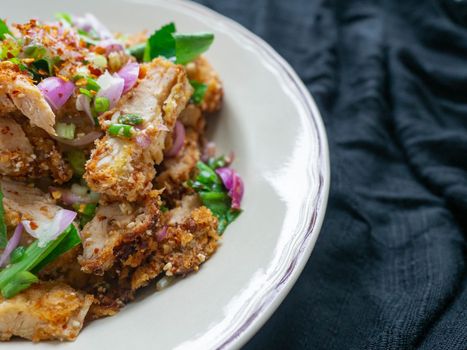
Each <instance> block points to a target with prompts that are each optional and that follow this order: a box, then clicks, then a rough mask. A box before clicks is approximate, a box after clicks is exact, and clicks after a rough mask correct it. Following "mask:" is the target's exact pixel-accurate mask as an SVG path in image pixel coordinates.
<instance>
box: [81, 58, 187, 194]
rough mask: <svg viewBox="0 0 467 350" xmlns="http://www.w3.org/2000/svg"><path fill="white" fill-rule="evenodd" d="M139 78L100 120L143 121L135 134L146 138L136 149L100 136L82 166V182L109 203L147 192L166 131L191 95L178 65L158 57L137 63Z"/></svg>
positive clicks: (126, 142)
mask: <svg viewBox="0 0 467 350" xmlns="http://www.w3.org/2000/svg"><path fill="white" fill-rule="evenodd" d="M141 71H142V72H144V73H143V74H145V75H144V77H143V78H142V79H140V80H139V82H138V84H137V85H136V86H135V87H134V88H133V89H132V90H130V91H129V92H128V93H126V94H125V95H124V96H123V97H122V98H121V99H120V101H119V102H118V104H117V106H116V107H115V108H114V109H113V110H111V111H109V112H107V113H105V114H103V115H102V116H101V117H100V123H101V126H102V128H103V129H104V130H105V129H107V128H108V127H109V126H110V125H111V124H112V123H115V122H116V121H117V119H118V116H119V115H122V114H127V113H134V114H138V115H140V116H142V117H143V119H144V122H143V124H141V125H140V128H141V132H142V133H144V135H145V136H143V137H146V138H147V139H148V140H149V142H150V143H149V146H148V147H141V146H140V145H139V144H138V143H137V142H136V140H135V138H131V139H123V138H119V137H113V136H110V135H106V136H105V137H104V138H103V139H101V140H100V141H99V142H98V143H97V144H96V148H95V150H94V151H93V152H92V154H91V158H90V160H89V161H88V162H87V163H86V173H85V175H84V178H85V179H86V181H87V183H88V184H89V186H90V187H91V188H92V189H93V190H94V191H96V192H99V193H104V194H106V195H107V196H109V197H111V198H114V199H125V200H128V201H135V200H137V199H139V198H144V196H145V195H146V194H147V193H148V192H149V191H150V190H151V187H152V184H151V181H152V180H153V178H154V176H155V171H154V164H158V163H160V162H161V161H162V159H163V151H164V147H165V139H166V135H167V131H165V130H167V129H168V130H172V129H173V127H174V125H175V121H176V119H177V117H178V115H179V114H180V112H181V111H182V110H183V109H184V108H185V106H186V104H187V103H188V100H189V98H190V96H191V94H192V92H193V89H192V88H191V86H190V84H189V82H188V79H187V78H186V74H185V71H184V69H183V67H182V66H179V65H175V64H173V63H171V62H169V61H168V60H165V59H162V58H158V59H155V60H154V61H152V62H151V63H148V64H146V65H143V66H142V67H141Z"/></svg>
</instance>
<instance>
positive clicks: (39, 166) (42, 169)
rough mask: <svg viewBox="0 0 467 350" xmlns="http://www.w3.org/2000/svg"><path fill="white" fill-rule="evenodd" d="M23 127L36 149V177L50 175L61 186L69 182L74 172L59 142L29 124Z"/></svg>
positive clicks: (24, 124) (34, 173)
mask: <svg viewBox="0 0 467 350" xmlns="http://www.w3.org/2000/svg"><path fill="white" fill-rule="evenodd" d="M22 127H23V130H24V132H25V134H26V136H27V138H28V139H29V142H30V143H31V145H32V147H33V149H34V155H35V162H34V166H35V169H34V170H33V171H32V173H33V175H34V177H36V178H40V177H43V176H48V175H50V176H51V177H52V178H53V180H54V182H56V183H59V184H62V183H65V182H67V181H69V180H70V179H71V177H72V176H73V170H72V168H71V166H70V164H69V163H68V161H67V160H66V159H65V157H64V154H63V152H62V151H61V149H60V148H59V146H58V144H57V142H56V141H55V140H53V139H51V138H50V137H49V135H47V133H46V132H45V131H44V130H42V129H39V128H38V127H35V126H31V125H29V124H28V123H23V124H22Z"/></svg>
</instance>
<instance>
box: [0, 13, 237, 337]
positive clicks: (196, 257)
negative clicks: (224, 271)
mask: <svg viewBox="0 0 467 350" xmlns="http://www.w3.org/2000/svg"><path fill="white" fill-rule="evenodd" d="M0 40H1V42H0V340H3V341H7V340H10V339H11V338H12V337H15V336H17V337H22V338H26V339H30V340H33V341H41V340H73V339H75V338H76V337H77V336H78V334H79V332H80V331H81V329H82V327H83V326H84V325H85V324H87V323H88V322H90V321H92V320H94V319H98V318H102V317H106V316H111V315H115V314H116V313H117V312H118V311H119V310H120V309H121V308H122V307H123V306H124V305H125V304H127V303H128V302H130V301H131V300H133V299H134V298H135V293H136V292H137V291H138V290H139V289H140V288H142V287H145V286H147V285H149V284H156V285H157V286H158V287H163V286H165V285H167V284H169V283H170V281H171V280H172V279H174V278H176V277H177V276H185V275H187V274H188V273H190V272H193V271H197V270H198V269H199V268H200V266H201V265H202V264H203V263H204V262H205V261H206V260H207V259H209V257H210V256H211V255H212V254H213V253H214V252H215V251H216V248H217V246H218V244H219V238H220V236H221V235H222V233H223V232H224V231H225V229H226V227H227V226H228V225H229V224H230V223H231V222H233V221H234V220H235V219H236V218H237V217H238V216H239V214H240V213H241V200H242V197H243V192H244V185H243V181H242V179H241V177H240V176H239V174H238V173H237V172H236V171H235V170H233V169H232V168H231V163H232V161H233V158H234V156H233V153H231V154H229V155H228V156H219V155H218V156H216V149H215V145H214V144H213V142H210V141H209V140H207V139H206V135H205V130H206V128H207V124H208V123H209V121H210V120H211V119H212V118H218V117H219V116H217V115H215V113H216V112H218V111H219V110H220V109H221V107H222V99H223V88H222V83H221V80H220V78H219V76H218V74H217V73H216V71H215V70H214V68H213V67H212V66H211V64H210V63H209V62H208V61H207V59H206V58H205V57H204V56H203V53H204V52H206V51H207V50H208V48H209V47H210V45H211V44H212V42H213V40H214V35H213V34H211V33H205V32H200V33H180V32H178V31H177V29H176V26H175V24H174V23H169V24H166V25H164V26H162V27H160V28H159V29H157V30H155V31H154V32H153V33H149V34H147V33H146V32H141V33H138V34H125V33H113V32H111V31H109V29H107V28H106V27H105V25H104V24H103V23H101V22H100V21H99V20H98V19H97V18H96V17H95V16H94V15H92V14H86V15H83V16H74V15H71V14H67V13H60V14H57V15H56V20H55V21H53V22H47V21H41V20H37V19H32V20H30V21H29V22H27V23H23V24H17V23H10V22H9V21H8V22H7V21H6V20H0Z"/></svg>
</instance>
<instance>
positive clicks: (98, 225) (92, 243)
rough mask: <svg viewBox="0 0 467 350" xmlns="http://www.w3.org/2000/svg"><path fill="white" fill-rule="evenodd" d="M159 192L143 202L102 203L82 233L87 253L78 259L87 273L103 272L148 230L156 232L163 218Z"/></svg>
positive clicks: (150, 194) (84, 251)
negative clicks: (160, 210) (160, 215)
mask: <svg viewBox="0 0 467 350" xmlns="http://www.w3.org/2000/svg"><path fill="white" fill-rule="evenodd" d="M158 204H159V195H158V192H157V191H152V192H150V193H149V195H148V197H147V198H146V200H145V201H144V202H143V203H133V204H132V203H129V202H119V203H113V204H108V205H101V206H99V208H98V210H97V212H96V215H95V216H94V218H93V219H92V220H91V221H90V222H88V223H87V224H86V226H85V227H84V228H83V230H82V232H81V237H82V242H83V254H82V256H80V257H79V258H78V261H79V263H80V265H81V267H82V270H83V271H84V272H86V273H93V274H97V275H102V274H103V273H104V271H107V270H109V269H110V268H111V267H112V266H113V264H114V262H115V261H116V260H117V259H118V257H119V254H120V253H119V250H121V249H127V248H128V247H130V246H131V244H132V242H134V241H135V240H138V238H139V237H141V236H142V235H143V234H145V233H146V232H147V231H149V232H152V230H153V228H154V227H155V225H156V223H157V221H158V217H159V213H160V212H159V209H158Z"/></svg>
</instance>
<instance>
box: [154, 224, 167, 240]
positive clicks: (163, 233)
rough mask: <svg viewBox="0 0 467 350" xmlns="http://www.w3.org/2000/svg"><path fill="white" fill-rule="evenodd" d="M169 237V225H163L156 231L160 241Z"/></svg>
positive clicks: (157, 238)
mask: <svg viewBox="0 0 467 350" xmlns="http://www.w3.org/2000/svg"><path fill="white" fill-rule="evenodd" d="M166 237H167V226H164V227H162V228H161V229H160V230H159V231H157V233H156V240H157V241H158V242H161V241H162V240H164V239H165V238H166Z"/></svg>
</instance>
